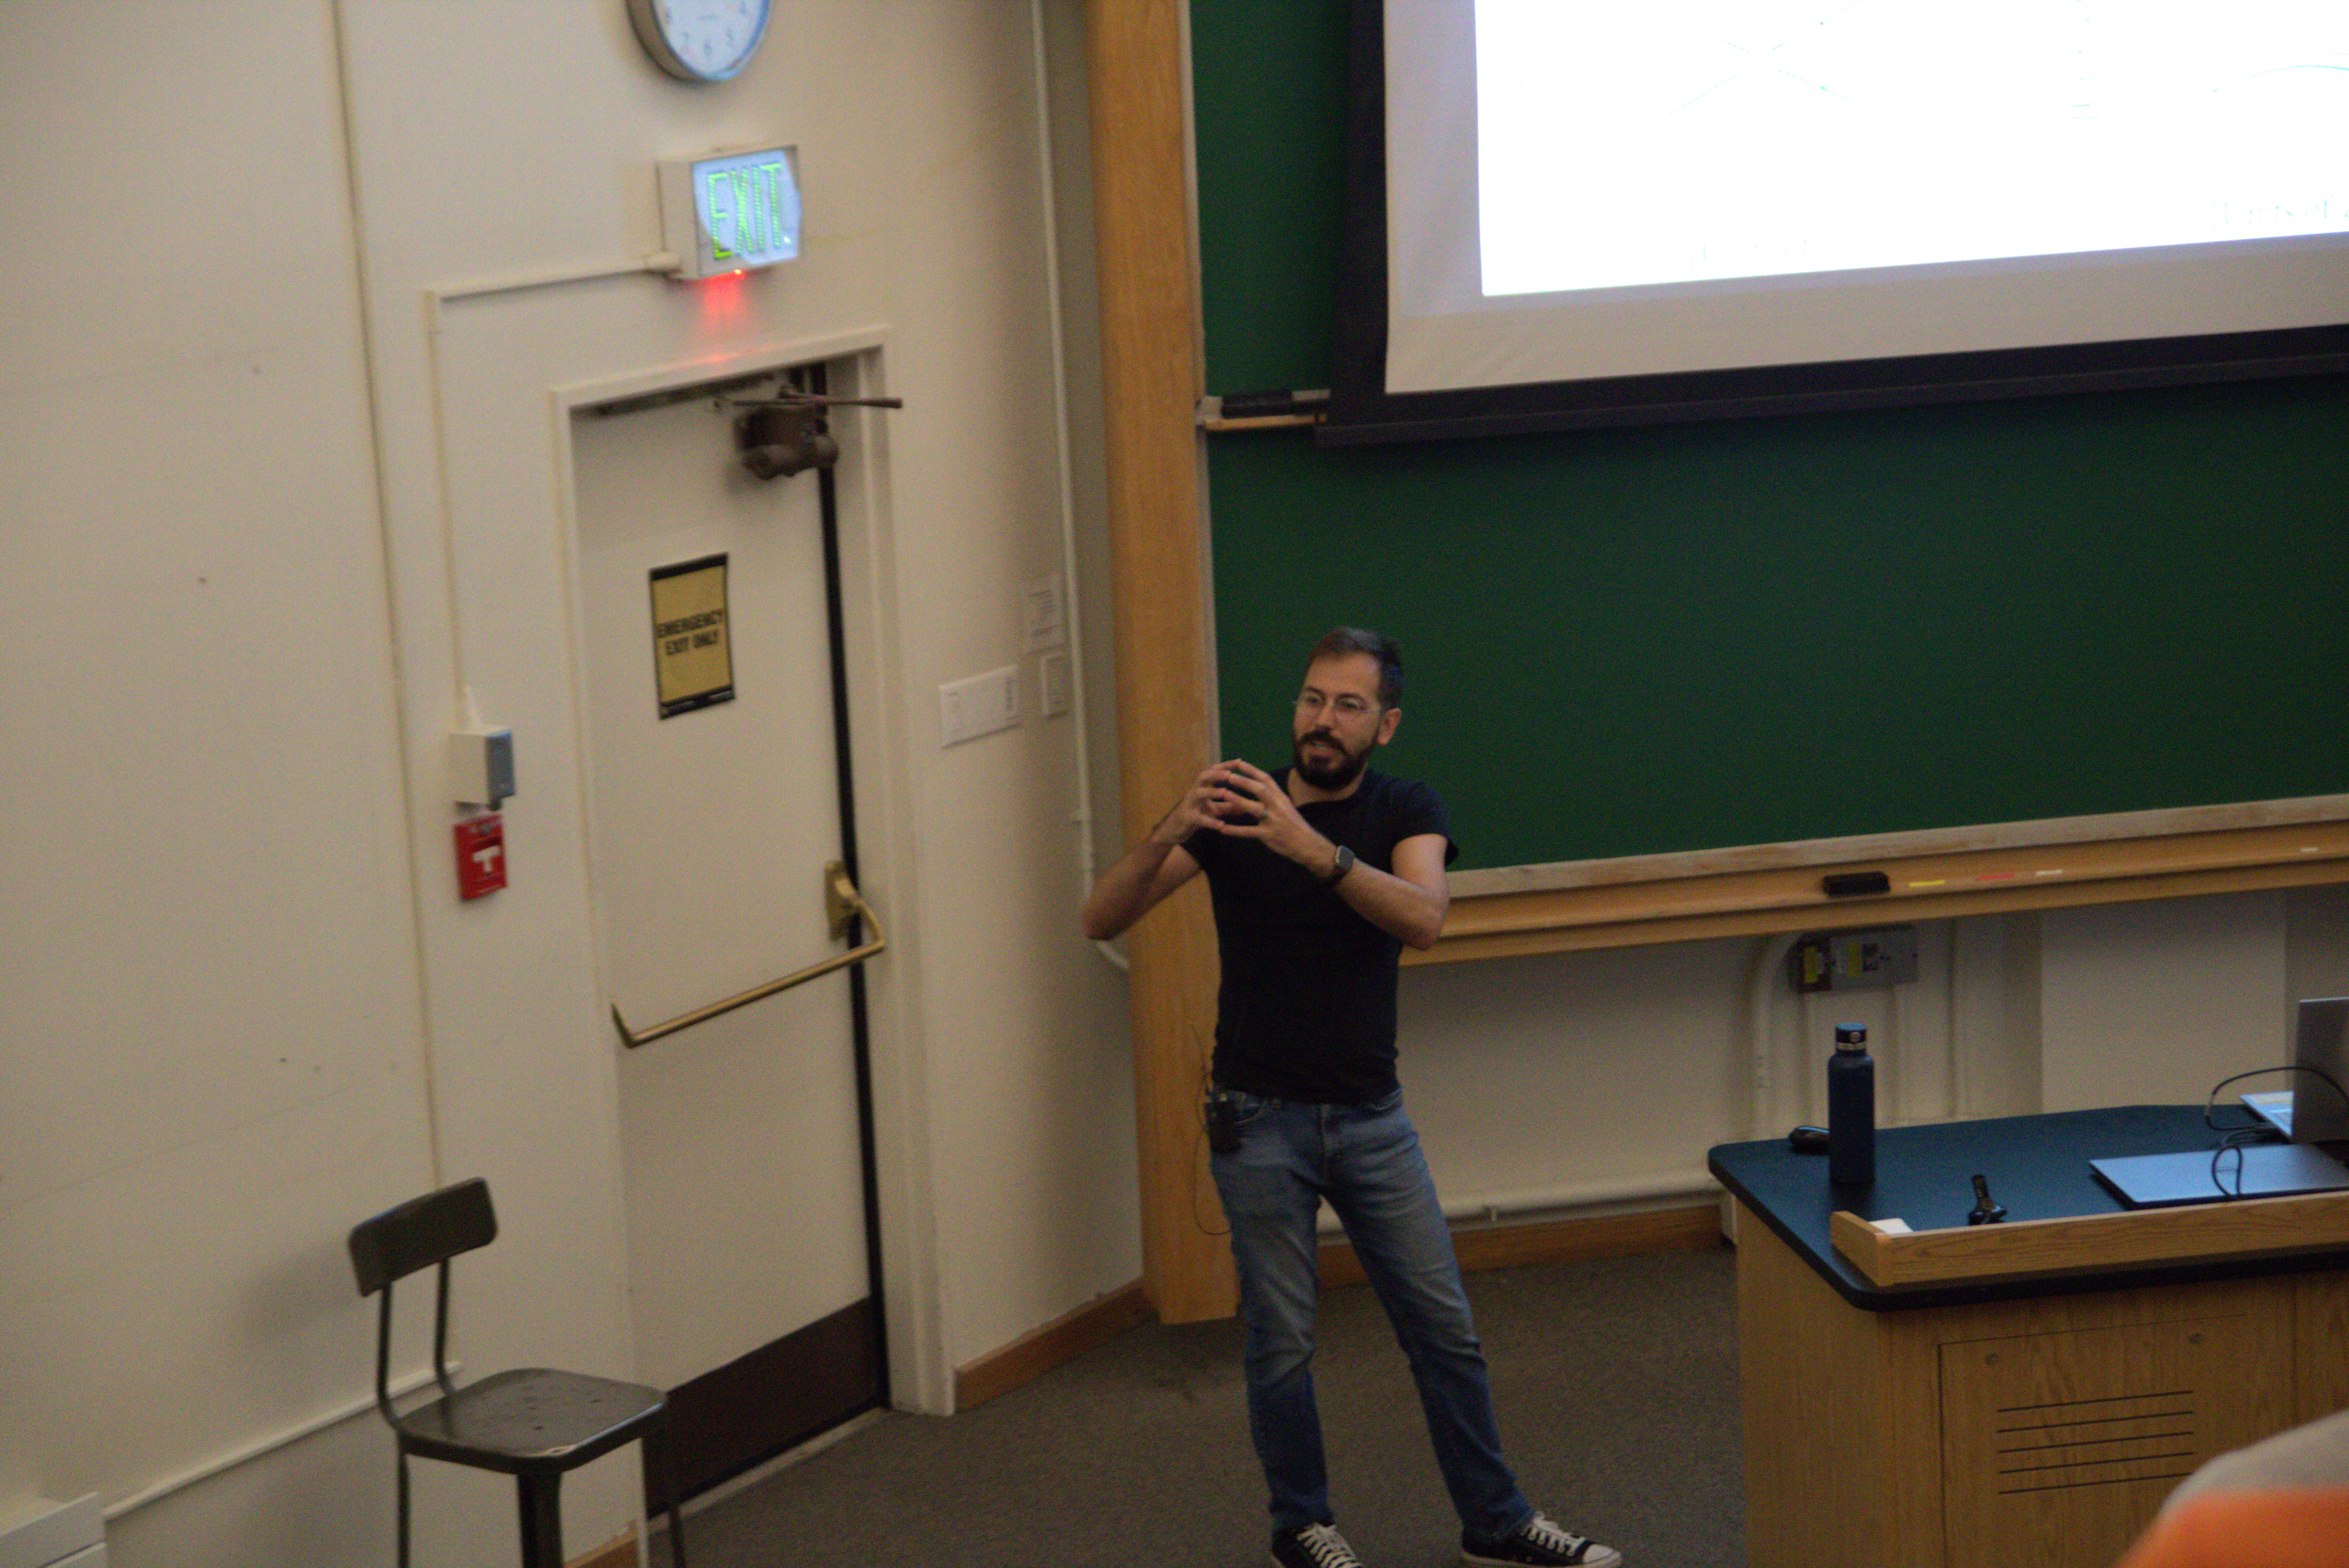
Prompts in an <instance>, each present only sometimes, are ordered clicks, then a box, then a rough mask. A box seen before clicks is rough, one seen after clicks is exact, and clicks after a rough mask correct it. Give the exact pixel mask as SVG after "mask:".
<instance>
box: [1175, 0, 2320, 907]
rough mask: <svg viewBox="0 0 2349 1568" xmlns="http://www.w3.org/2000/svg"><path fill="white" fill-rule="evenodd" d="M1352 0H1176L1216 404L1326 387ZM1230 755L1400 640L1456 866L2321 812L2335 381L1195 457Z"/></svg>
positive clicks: (1269, 741) (1232, 448) (1407, 739)
mask: <svg viewBox="0 0 2349 1568" xmlns="http://www.w3.org/2000/svg"><path fill="white" fill-rule="evenodd" d="M1344 11H1345V6H1344V4H1343V0H1195V4H1194V5H1193V7H1192V34H1191V45H1192V57H1193V70H1194V81H1193V91H1194V103H1195V119H1196V124H1197V137H1198V144H1197V151H1198V181H1199V222H1200V256H1201V267H1202V289H1203V297H1204V306H1205V312H1206V350H1207V357H1206V372H1207V378H1208V389H1209V390H1210V391H1212V392H1217V393H1231V392H1240V391H1253V390H1260V389H1265V388H1271V387H1326V386H1327V385H1328V384H1329V369H1330V325H1331V323H1332V320H1333V315H1334V294H1335V287H1336V264H1337V244H1338V239H1337V232H1338V212H1339V201H1338V199H1339V188H1340V167H1341V161H1342V160H1341V150H1340V125H1341V123H1342V119H1343V93H1344V87H1345V83H1344V79H1343V44H1344V31H1345V26H1344V22H1345V18H1344ZM1208 483H1209V490H1208V496H1209V504H1210V507H1211V511H1212V516H1213V520H1214V521H1213V545H1214V552H1215V573H1214V591H1215V612H1216V619H1215V631H1216V660H1217V668H1218V680H1219V683H1220V687H1219V689H1220V708H1221V714H1220V717H1221V720H1222V725H1223V736H1224V745H1225V749H1226V752H1227V753H1228V754H1232V755H1238V756H1246V757H1249V758H1256V759H1258V760H1261V761H1265V762H1268V763H1271V762H1278V761H1285V760H1286V759H1287V757H1288V699H1289V697H1290V696H1292V695H1293V693H1294V689H1295V685H1296V682H1297V679H1298V676H1299V674H1300V673H1301V667H1302V660H1303V655H1304V653H1305V651H1306V649H1307V648H1308V647H1309V645H1311V643H1312V641H1313V639H1314V638H1315V637H1316V636H1317V635H1318V634H1319V633H1320V632H1321V631H1323V630H1325V629H1326V628H1327V627H1329V626H1330V625H1331V624H1338V623H1340V622H1353V623H1358V624H1368V625H1374V626H1378V627H1380V628H1381V629H1382V630H1385V631H1387V632H1389V633H1392V634H1394V635H1395V636H1396V637H1398V638H1399V639H1400V640H1401V641H1402V645H1403V648H1404V651H1405V654H1406V662H1407V665H1408V671H1409V676H1410V685H1409V689H1408V691H1407V694H1406V697H1405V701H1404V704H1403V707H1404V714H1405V717H1404V722H1403V726H1402V731H1401V732H1400V734H1399V735H1398V737H1397V739H1396V742H1395V744H1394V746H1393V747H1392V748H1390V750H1389V751H1388V752H1387V753H1386V755H1385V757H1384V758H1383V760H1382V763H1381V765H1382V766H1385V767H1388V768H1390V769H1392V770H1393V771H1396V772H1399V773H1403V774H1406V775H1409V776H1414V777H1419V778H1423V779H1428V780H1429V781H1430V782H1432V783H1433V784H1434V785H1435V786H1436V787H1437V789H1439V790H1440V791H1441V792H1442V793H1443V794H1444V797H1445V799H1447V801H1449V802H1450V804H1451V806H1452V810H1453V814H1454V826H1455V829H1456V830H1457V834H1458V837H1459V840H1460V843H1461V859H1460V861H1458V862H1457V863H1456V865H1455V867H1454V869H1455V870H1466V869H1473V868H1477V867H1494V866H1507V865H1525V864H1538V863H1543V862H1547V861H1568V860H1582V859H1588V858H1598V857H1608V856H1617V855H1629V854H1645V853H1655V852H1664V851H1682V850H1699V849H1715V848H1723V847H1729V846H1737V845H1749V844H1766V843H1778V842H1784V841H1790V840H1800V839H1812V838H1832V837H1840V836H1844V835H1848V834H1858V833H1878V832H1898V831H1906V830H1926V829H1936V828H1953V827H1965V826H1972V825H1977V824H1985V823H1994V822H2007V821H2017V820H2034V819H2040V818H2049V817H2070V816H2079V815H2087V814H2096V813H2104V812H2119V811H2134V810H2152V809H2158V808H2168V807H2182V806H2208V805H2220V804H2225V803H2230V802H2237V801H2250V800H2267V799H2289V798H2294V797H2300V796H2308V795H2327V794H2337V793H2343V792H2349V378H2344V377H2309V378H2302V379H2295V380H2283V381H2264V382H2251V383H2241V384H2232V385H2209V386H2199V387H2176V388H2166V389H2161V390H2158V391H2138V392H2129V393H2117V394H2103V395H2089V396H2074V397H2046V398H2033V399H2022V400H2015V401H2008V402H1996V403H1977V404H1963V405H1948V406H1940V407H1923V408H1902V409H1878V410H1872V411H1868V412H1864V413H1847V414H1832V415H1816V416H1806V417H1800V418H1775V419H1754V420H1739V421H1730V422H1723V423H1718V424H1708V425H1683V426H1672V427H1663V428H1647V429H1631V430H1603V431H1595V432H1577V433H1569V434H1561V435H1552V436H1525V437H1512V438H1488V439H1483V440H1464V441H1450V442H1432V443H1424V444H1407V445H1402V446H1392V447H1372V448H1341V449H1320V448H1317V447H1316V446H1314V445H1313V443H1312V441H1311V438H1310V437H1309V435H1307V434H1306V433H1304V432H1301V431H1294V430H1291V431H1279V432H1255V433H1229V434H1223V435H1217V436H1215V437H1212V438H1210V442H1209V449H1208Z"/></svg>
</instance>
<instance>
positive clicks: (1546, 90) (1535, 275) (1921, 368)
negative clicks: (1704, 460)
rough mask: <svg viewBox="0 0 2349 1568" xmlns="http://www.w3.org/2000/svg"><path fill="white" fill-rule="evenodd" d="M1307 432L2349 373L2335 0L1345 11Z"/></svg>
mask: <svg viewBox="0 0 2349 1568" xmlns="http://www.w3.org/2000/svg"><path fill="white" fill-rule="evenodd" d="M1354 29H1355V35H1354V41H1353V48H1352V54H1351V59H1350V65H1351V68H1352V70H1353V73H1354V82H1353V88H1352V90H1353V93H1354V102H1353V108H1352V119H1351V122H1350V127H1349V159H1350V170H1349V195H1348V201H1349V214H1348V239H1347V247H1346V263H1345V266H1346V276H1345V278H1344V279H1343V280H1342V284H1341V290H1340V294H1341V303H1340V316H1341V321H1340V352H1339V369H1338V372H1337V384H1336V385H1335V387H1333V397H1332V407H1331V413H1330V426H1329V427H1327V428H1325V431H1324V436H1325V438H1335V439H1340V440H1344V439H1375V438H1398V437H1405V436H1413V435H1426V434H1440V433H1445V432H1446V431H1456V430H1463V429H1480V428H1481V429H1509V428H1543V427H1545V426H1559V425H1573V424H1588V423H1609V422H1626V421H1632V420H1642V419H1658V418H1705V417H1713V416H1723V415H1736V414H1746V413H1763V412H1772V411H1781V410H1794V409H1800V408H1815V407H1849V406H1855V405H1865V404H1871V403H1886V402H1914V401H1925V400H1937V399H1943V398H1961V397H1994V396H2011V395H2018V394H2025V393H2033V392H2041V391H2054V390H2064V389H2067V388H2069V389H2089V388H2095V387H2116V386H2128V385H2143V384H2148V383H2158V382H2162V381H2174V380H2186V379H2212V378H2220V377H2246V376H2261V375H2288V374H2306V373H2313V372H2320V371H2330V370H2337V369H2341V368H2344V367H2349V325H2344V324H2349V5H2342V4H2340V0H2235V3H2232V4H2230V5H2225V6H2212V5H2207V4H2198V5H2183V4H2175V3H2165V0H1971V3H1970V4H1968V5H1963V6H1959V5H1946V4H1939V3H1931V0H1811V3H1808V4H1804V3H1801V0H1643V3H1642V4H1640V5H1622V4H1619V3H1618V4H1612V5H1606V4H1583V3H1580V0H1356V14H1355V18H1354Z"/></svg>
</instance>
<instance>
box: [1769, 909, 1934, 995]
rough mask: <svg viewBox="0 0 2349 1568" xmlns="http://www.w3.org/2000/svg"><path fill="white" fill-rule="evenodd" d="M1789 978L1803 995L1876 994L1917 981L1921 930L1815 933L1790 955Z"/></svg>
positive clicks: (1891, 927) (1906, 927) (1902, 927)
mask: <svg viewBox="0 0 2349 1568" xmlns="http://www.w3.org/2000/svg"><path fill="white" fill-rule="evenodd" d="M1786 975H1787V978H1788V979H1789V980H1790V981H1791V982H1792V983H1793V985H1794V987H1795V990H1797V991H1872V990H1880V989H1886V988H1889V987H1891V986H1894V985H1908V984H1909V983H1910V982H1911V981H1913V980H1915V979H1916V978H1917V928H1916V927H1915V926H1913V925H1884V926H1872V927H1869V928H1868V929H1867V930H1865V931H1822V932H1813V933H1811V934H1807V935H1806V936H1805V937H1803V938H1802V940H1800V941H1799V942H1796V943H1795V946H1794V950H1793V951H1792V952H1790V953H1788V954H1786Z"/></svg>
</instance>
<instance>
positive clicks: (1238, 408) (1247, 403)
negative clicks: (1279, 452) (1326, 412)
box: [1217, 391, 1330, 419]
mask: <svg viewBox="0 0 2349 1568" xmlns="http://www.w3.org/2000/svg"><path fill="white" fill-rule="evenodd" d="M1329 405H1330V394H1329V393H1327V392H1319V391H1316V392H1289V391H1278V392H1226V393H1225V394H1224V395H1223V397H1222V398H1221V399H1219V404H1218V410H1217V411H1218V413H1219V414H1220V416H1221V417H1222V418H1226V419H1262V418H1269V417H1272V416H1275V415H1280V414H1318V413H1319V412H1321V411H1322V410H1323V409H1324V408H1326V407H1329Z"/></svg>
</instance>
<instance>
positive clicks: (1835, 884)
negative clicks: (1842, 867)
mask: <svg viewBox="0 0 2349 1568" xmlns="http://www.w3.org/2000/svg"><path fill="white" fill-rule="evenodd" d="M1819 887H1820V889H1821V891H1823V892H1825V893H1826V895H1827V896H1828V897H1829V898H1853V897H1856V896H1857V895H1858V894H1860V893H1864V892H1891V891H1892V878H1891V877H1890V876H1889V875H1888V874H1886V873H1885V872H1832V873H1830V874H1829V875H1826V876H1824V877H1821V878H1820V879H1819Z"/></svg>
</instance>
